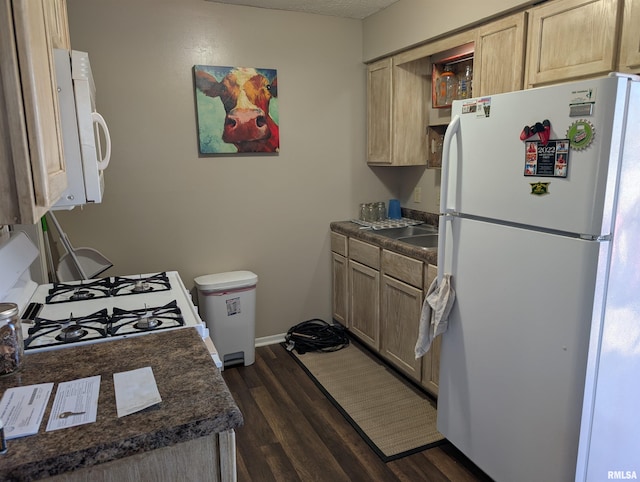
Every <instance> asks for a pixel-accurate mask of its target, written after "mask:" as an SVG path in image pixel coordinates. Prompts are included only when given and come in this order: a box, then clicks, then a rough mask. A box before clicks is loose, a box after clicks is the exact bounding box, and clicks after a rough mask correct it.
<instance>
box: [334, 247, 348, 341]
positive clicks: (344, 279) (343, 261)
mask: <svg viewBox="0 0 640 482" xmlns="http://www.w3.org/2000/svg"><path fill="white" fill-rule="evenodd" d="M348 273H349V264H348V262H347V258H345V257H344V256H342V255H340V254H337V253H331V276H332V281H333V282H332V285H331V286H332V293H331V306H332V310H331V311H332V316H333V319H334V320H335V321H337V322H338V323H340V324H341V325H342V326H346V327H347V328H348V327H349V316H348V306H349V304H348V296H347V295H348V289H347V288H348V286H347V283H348V279H349V276H348Z"/></svg>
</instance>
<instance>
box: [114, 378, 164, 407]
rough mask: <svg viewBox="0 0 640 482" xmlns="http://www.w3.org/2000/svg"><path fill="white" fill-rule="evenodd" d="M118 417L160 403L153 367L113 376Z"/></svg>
mask: <svg viewBox="0 0 640 482" xmlns="http://www.w3.org/2000/svg"><path fill="white" fill-rule="evenodd" d="M113 385H114V387H115V390H116V409H117V410H118V417H124V416H125V415H130V414H132V413H135V412H139V411H140V410H144V409H145V408H147V407H150V406H152V405H155V404H156V403H160V402H161V401H162V398H160V392H158V386H157V385H156V379H155V378H154V376H153V370H151V367H144V368H138V369H136V370H129V371H127V372H120V373H114V374H113Z"/></svg>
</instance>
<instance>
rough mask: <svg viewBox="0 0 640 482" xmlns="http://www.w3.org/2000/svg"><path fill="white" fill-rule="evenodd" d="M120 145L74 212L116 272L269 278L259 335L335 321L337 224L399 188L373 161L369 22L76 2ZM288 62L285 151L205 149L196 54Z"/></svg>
mask: <svg viewBox="0 0 640 482" xmlns="http://www.w3.org/2000/svg"><path fill="white" fill-rule="evenodd" d="M68 11H69V21H70V31H71V42H72V47H73V48H75V49H77V50H84V51H87V52H89V55H90V59H91V63H92V69H93V74H94V78H95V83H96V86H97V96H98V109H99V110H100V111H101V112H102V114H103V115H104V117H105V119H106V120H107V122H108V123H109V125H110V129H111V134H112V137H113V145H114V148H113V158H112V161H111V165H110V166H109V168H108V169H107V171H106V172H105V177H106V192H105V199H104V202H103V203H102V204H101V205H95V206H87V207H85V208H84V209H83V210H80V209H75V210H74V211H71V212H68V213H67V212H65V213H59V215H58V217H59V220H60V222H61V224H63V227H64V228H65V230H66V231H67V234H68V235H69V237H70V238H71V241H72V243H73V244H74V245H75V246H90V247H93V248H96V249H98V250H100V251H101V252H102V253H103V254H104V255H106V256H107V257H109V258H110V259H111V260H112V261H113V263H114V265H115V267H114V268H111V269H110V270H109V271H107V272H106V273H105V275H125V274H135V273H148V272H155V271H161V270H178V271H179V272H180V274H181V276H182V278H183V280H184V281H185V284H186V285H187V287H188V288H190V287H191V286H193V278H194V277H196V276H199V275H203V274H208V273H218V272H224V271H234V270H243V269H247V270H251V271H253V272H255V273H256V274H257V275H258V276H259V284H258V290H257V316H256V336H258V337H264V336H267V335H274V334H278V333H284V332H286V330H287V329H288V328H289V327H291V326H292V325H294V324H296V323H298V322H300V321H303V320H306V319H309V318H313V317H319V318H323V319H325V320H329V319H330V313H331V311H330V286H331V278H330V254H329V253H330V247H329V234H328V233H329V223H330V222H331V221H335V220H344V219H349V218H350V217H352V216H354V215H355V214H356V206H357V204H358V203H359V202H364V201H370V200H378V199H389V197H391V195H392V194H391V192H392V191H394V190H395V191H397V186H396V185H394V183H396V182H397V181H395V180H394V176H393V173H392V171H389V170H386V171H385V170H384V169H378V170H372V169H370V168H368V167H367V166H366V163H365V136H366V134H365V126H366V122H365V111H366V94H365V88H364V86H365V71H366V69H365V66H364V65H363V64H362V22H361V21H358V20H349V19H340V18H335V17H327V16H320V15H311V14H299V13H291V12H283V11H275V10H264V9H258V8H251V7H238V6H229V5H222V4H217V3H212V2H205V1H202V0H110V1H104V0H68ZM195 64H205V65H236V66H249V67H265V68H275V69H278V89H279V110H280V134H281V140H280V144H281V149H280V153H279V154H278V155H270V156H261V155H252V156H249V155H239V156H234V157H200V156H199V155H198V150H197V135H196V117H195V106H194V92H193V80H192V67H193V65H195Z"/></svg>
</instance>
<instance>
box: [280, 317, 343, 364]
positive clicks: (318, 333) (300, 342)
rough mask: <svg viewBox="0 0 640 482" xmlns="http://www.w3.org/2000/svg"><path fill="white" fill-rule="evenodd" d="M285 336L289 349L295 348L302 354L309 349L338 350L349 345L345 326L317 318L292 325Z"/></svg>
mask: <svg viewBox="0 0 640 482" xmlns="http://www.w3.org/2000/svg"><path fill="white" fill-rule="evenodd" d="M284 338H285V340H286V343H287V350H289V351H291V350H294V349H295V350H296V351H297V352H298V353H299V354H300V355H302V354H303V353H306V352H308V351H326V352H329V351H337V350H341V349H342V348H344V347H346V346H347V345H349V338H348V337H347V334H346V332H345V329H344V327H343V326H341V325H339V324H334V325H331V324H329V323H327V322H326V321H323V320H320V319H317V318H314V319H312V320H307V321H303V322H302V323H298V324H297V325H295V326H293V327H291V328H290V329H289V331H287V334H286V335H285V337H284Z"/></svg>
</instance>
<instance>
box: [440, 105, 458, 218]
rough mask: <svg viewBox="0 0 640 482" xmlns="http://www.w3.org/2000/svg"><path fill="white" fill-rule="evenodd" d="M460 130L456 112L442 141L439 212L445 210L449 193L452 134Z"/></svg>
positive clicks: (442, 212)
mask: <svg viewBox="0 0 640 482" xmlns="http://www.w3.org/2000/svg"><path fill="white" fill-rule="evenodd" d="M459 131H460V116H459V115H458V114H456V115H455V116H454V117H453V119H451V122H450V123H449V125H448V126H447V130H446V132H445V133H444V140H443V142H442V174H441V175H442V177H441V179H440V214H445V213H446V211H447V197H448V195H449V166H450V165H451V159H450V158H449V157H450V152H451V143H452V142H453V136H454V134H457V133H458V132H459Z"/></svg>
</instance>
